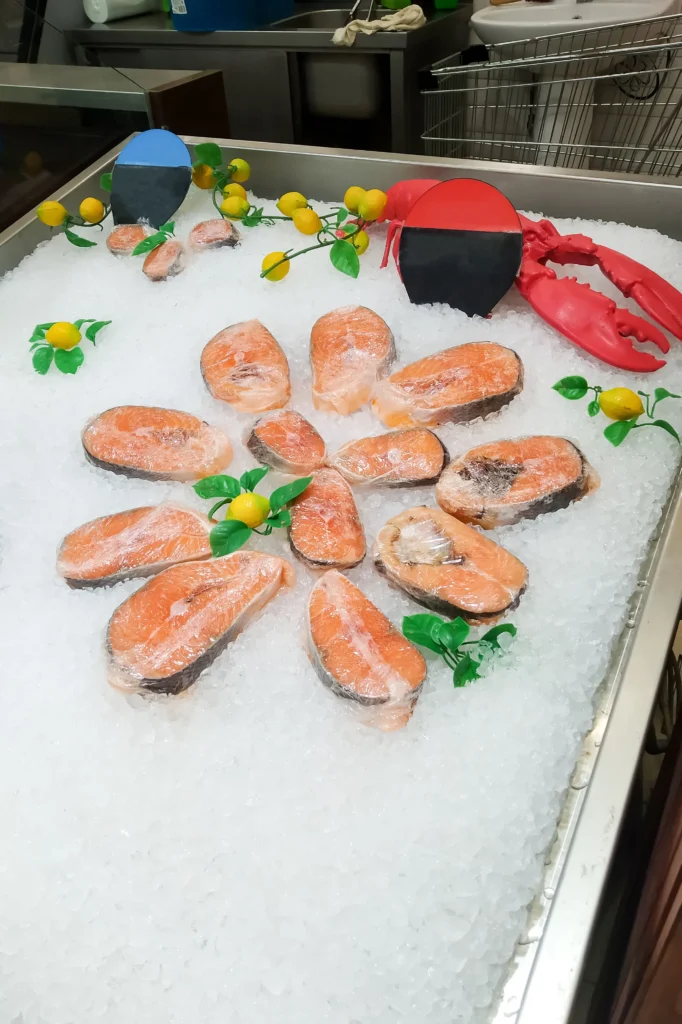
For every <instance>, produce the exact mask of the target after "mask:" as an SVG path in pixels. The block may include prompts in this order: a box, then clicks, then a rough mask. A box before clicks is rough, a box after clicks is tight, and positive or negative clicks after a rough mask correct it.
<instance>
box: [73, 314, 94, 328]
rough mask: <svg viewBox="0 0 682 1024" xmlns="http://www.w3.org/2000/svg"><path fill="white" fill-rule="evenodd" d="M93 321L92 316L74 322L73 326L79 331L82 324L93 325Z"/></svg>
mask: <svg viewBox="0 0 682 1024" xmlns="http://www.w3.org/2000/svg"><path fill="white" fill-rule="evenodd" d="M94 320H95V318H94V316H91V317H87V318H86V319H85V320H74V322H73V326H74V327H77V328H78V330H79V331H80V329H81V327H82V326H83V324H89V323H94Z"/></svg>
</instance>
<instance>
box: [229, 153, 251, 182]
mask: <svg viewBox="0 0 682 1024" xmlns="http://www.w3.org/2000/svg"><path fill="white" fill-rule="evenodd" d="M228 167H229V168H230V174H231V175H232V181H240V182H241V181H248V180H249V178H250V177H251V168H250V167H249V165H248V164H247V162H246V160H242V158H241V157H235V158H234V160H230V161H229V163H228Z"/></svg>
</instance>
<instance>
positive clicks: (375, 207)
mask: <svg viewBox="0 0 682 1024" xmlns="http://www.w3.org/2000/svg"><path fill="white" fill-rule="evenodd" d="M387 202H388V196H387V195H386V193H385V192H382V191H381V189H380V188H371V189H370V190H369V192H365V194H364V196H362V197H361V199H360V202H359V203H358V213H359V214H360V216H361V217H362V219H363V220H377V218H379V217H380V216H381V215H382V213H383V212H384V207H385V206H386V203H387Z"/></svg>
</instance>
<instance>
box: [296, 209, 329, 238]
mask: <svg viewBox="0 0 682 1024" xmlns="http://www.w3.org/2000/svg"><path fill="white" fill-rule="evenodd" d="M292 219H293V222H294V227H295V228H297V229H298V230H299V231H300V232H301V234H302V235H316V234H317V232H318V231H321V230H322V221H321V220H320V218H319V217H318V215H317V214H316V213H315V211H314V210H311V209H309V208H304V209H302V210H294V215H293V218H292Z"/></svg>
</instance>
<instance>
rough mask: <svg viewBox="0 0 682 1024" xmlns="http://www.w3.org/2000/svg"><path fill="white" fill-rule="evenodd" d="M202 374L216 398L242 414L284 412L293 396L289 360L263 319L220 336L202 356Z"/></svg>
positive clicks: (239, 326) (212, 340) (250, 321)
mask: <svg viewBox="0 0 682 1024" xmlns="http://www.w3.org/2000/svg"><path fill="white" fill-rule="evenodd" d="M201 372H202V374H203V378H204V381H205V383H206V387H207V388H208V390H209V391H210V392H211V394H212V395H213V397H214V398H218V399H220V401H222V402H227V403H228V404H229V405H231V406H232V408H233V409H237V410H238V411H239V412H266V411H267V410H268V409H281V408H282V406H284V405H286V404H287V402H288V401H289V399H290V397H291V385H290V383H289V364H288V362H287V357H286V356H285V355H284V352H283V351H282V349H281V348H280V347H279V345H278V344H277V341H276V340H275V339H274V338H273V336H272V334H270V331H269V330H268V329H267V328H266V327H264V326H263V324H262V323H261V322H260V320H247V321H246V322H245V323H240V324H233V325H232V327H226V328H225V330H224V331H221V332H220V333H219V334H216V336H215V337H214V338H212V339H211V340H210V341H209V343H208V344H207V345H206V347H205V348H204V350H203V352H202V353H201Z"/></svg>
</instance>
